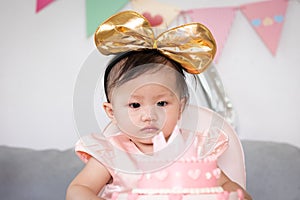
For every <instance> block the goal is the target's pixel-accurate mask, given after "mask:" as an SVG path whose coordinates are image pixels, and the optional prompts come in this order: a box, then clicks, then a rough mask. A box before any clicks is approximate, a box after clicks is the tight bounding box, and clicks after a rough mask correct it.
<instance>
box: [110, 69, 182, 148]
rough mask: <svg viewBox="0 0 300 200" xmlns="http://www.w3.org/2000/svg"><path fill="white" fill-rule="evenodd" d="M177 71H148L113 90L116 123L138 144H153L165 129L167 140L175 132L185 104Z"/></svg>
mask: <svg viewBox="0 0 300 200" xmlns="http://www.w3.org/2000/svg"><path fill="white" fill-rule="evenodd" d="M174 73H175V72H174V71H173V70H172V71H171V72H170V71H169V70H168V71H164V70H160V71H157V72H155V73H145V74H143V75H141V76H139V77H137V78H135V79H132V80H130V81H128V82H126V83H124V84H123V85H121V86H119V87H117V88H115V89H114V90H113V94H112V98H111V105H112V109H113V122H114V123H116V124H117V126H118V127H119V129H120V130H121V131H122V132H124V133H126V134H127V135H128V136H129V137H130V138H131V139H132V140H133V142H135V143H136V144H138V143H140V144H147V145H148V144H152V138H153V137H154V136H155V135H157V134H158V133H159V132H161V131H162V132H163V134H164V136H165V138H166V139H167V138H168V137H169V136H170V135H171V134H172V131H173V129H174V127H175V125H176V124H177V121H178V119H179V118H180V115H181V111H182V106H183V102H182V101H181V100H180V98H179V96H180V95H179V91H178V89H177V86H176V77H175V74H174Z"/></svg>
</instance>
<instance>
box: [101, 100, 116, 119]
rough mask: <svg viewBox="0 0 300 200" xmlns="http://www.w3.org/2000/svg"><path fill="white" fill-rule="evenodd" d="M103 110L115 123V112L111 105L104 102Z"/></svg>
mask: <svg viewBox="0 0 300 200" xmlns="http://www.w3.org/2000/svg"><path fill="white" fill-rule="evenodd" d="M103 109H104V111H105V112H106V115H107V116H108V117H109V118H110V119H111V120H112V121H113V120H114V111H113V107H112V104H111V103H108V102H104V103H103Z"/></svg>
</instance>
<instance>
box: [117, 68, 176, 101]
mask: <svg viewBox="0 0 300 200" xmlns="http://www.w3.org/2000/svg"><path fill="white" fill-rule="evenodd" d="M176 73H178V72H176V70H174V69H172V68H170V67H165V68H161V69H159V70H155V69H154V70H149V71H147V72H145V73H143V74H140V75H139V76H137V77H135V78H133V79H131V80H129V81H127V82H125V83H123V84H121V85H119V86H118V87H116V88H114V89H113V93H114V94H115V95H116V96H119V95H121V94H123V95H124V94H125V93H127V94H128V95H129V94H134V93H135V91H138V90H139V92H143V88H145V87H147V86H149V87H150V86H153V91H150V92H159V91H164V92H166V91H169V92H170V93H174V94H179V93H180V92H179V91H178V87H177V85H178V84H179V83H177V81H176ZM155 86H157V87H155ZM145 89H146V88H145ZM145 91H146V90H145ZM147 92H149V90H147Z"/></svg>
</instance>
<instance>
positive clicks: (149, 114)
mask: <svg viewBox="0 0 300 200" xmlns="http://www.w3.org/2000/svg"><path fill="white" fill-rule="evenodd" d="M142 120H143V121H155V120H157V113H156V111H155V108H154V106H147V107H145V108H144V109H143V112H142Z"/></svg>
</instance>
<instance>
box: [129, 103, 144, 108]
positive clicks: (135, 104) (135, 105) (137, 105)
mask: <svg viewBox="0 0 300 200" xmlns="http://www.w3.org/2000/svg"><path fill="white" fill-rule="evenodd" d="M140 106H141V104H139V103H130V104H129V107H130V108H139V107H140Z"/></svg>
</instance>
